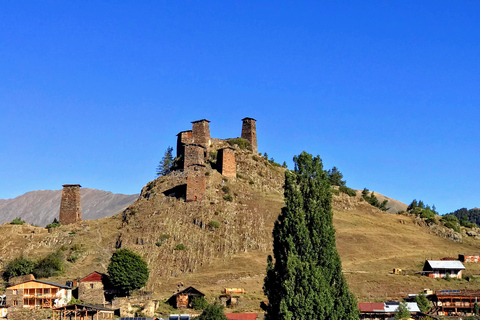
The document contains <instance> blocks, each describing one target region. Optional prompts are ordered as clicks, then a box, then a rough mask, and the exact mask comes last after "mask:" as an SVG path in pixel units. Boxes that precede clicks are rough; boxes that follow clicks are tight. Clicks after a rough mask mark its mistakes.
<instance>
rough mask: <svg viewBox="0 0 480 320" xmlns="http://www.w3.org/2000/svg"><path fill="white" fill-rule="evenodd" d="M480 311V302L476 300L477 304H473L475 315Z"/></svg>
mask: <svg viewBox="0 0 480 320" xmlns="http://www.w3.org/2000/svg"><path fill="white" fill-rule="evenodd" d="M479 311H480V307H479V306H478V303H477V302H476V301H475V304H474V305H473V313H475V315H476V316H478V312H479Z"/></svg>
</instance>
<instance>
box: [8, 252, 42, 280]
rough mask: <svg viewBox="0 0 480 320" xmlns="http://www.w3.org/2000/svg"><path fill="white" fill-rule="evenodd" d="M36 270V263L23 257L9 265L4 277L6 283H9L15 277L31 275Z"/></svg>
mask: <svg viewBox="0 0 480 320" xmlns="http://www.w3.org/2000/svg"><path fill="white" fill-rule="evenodd" d="M34 268H35V262H33V261H32V260H29V259H27V258H25V257H23V256H21V257H19V258H16V259H13V260H12V261H10V262H8V263H7V266H6V267H5V271H4V272H3V275H2V277H3V279H4V280H5V281H8V280H9V279H10V278H13V277H18V276H23V275H26V274H30V273H32V272H33V269H34Z"/></svg>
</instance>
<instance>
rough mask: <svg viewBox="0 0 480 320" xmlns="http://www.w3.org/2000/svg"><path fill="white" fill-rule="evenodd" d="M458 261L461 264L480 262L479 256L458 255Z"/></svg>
mask: <svg viewBox="0 0 480 320" xmlns="http://www.w3.org/2000/svg"><path fill="white" fill-rule="evenodd" d="M458 260H460V261H461V262H473V263H478V262H480V256H479V255H467V254H459V255H458Z"/></svg>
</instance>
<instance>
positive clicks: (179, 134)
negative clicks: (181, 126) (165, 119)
mask: <svg viewBox="0 0 480 320" xmlns="http://www.w3.org/2000/svg"><path fill="white" fill-rule="evenodd" d="M185 132H192V130H183V131H180V132H179V133H177V136H178V135H180V134H182V133H185Z"/></svg>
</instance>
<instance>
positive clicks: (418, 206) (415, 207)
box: [407, 199, 438, 224]
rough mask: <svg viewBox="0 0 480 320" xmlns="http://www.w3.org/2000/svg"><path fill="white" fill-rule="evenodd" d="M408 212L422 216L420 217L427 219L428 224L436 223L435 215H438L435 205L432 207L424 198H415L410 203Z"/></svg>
mask: <svg viewBox="0 0 480 320" xmlns="http://www.w3.org/2000/svg"><path fill="white" fill-rule="evenodd" d="M407 212H408V213H411V214H414V215H417V216H420V218H422V219H425V221H426V222H427V223H428V224H432V223H436V219H435V216H436V215H438V212H437V210H436V208H435V205H433V206H432V207H431V208H430V206H429V205H428V204H427V205H426V204H425V203H423V201H422V200H419V201H418V202H417V199H413V201H412V203H410V204H409V205H408V207H407Z"/></svg>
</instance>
